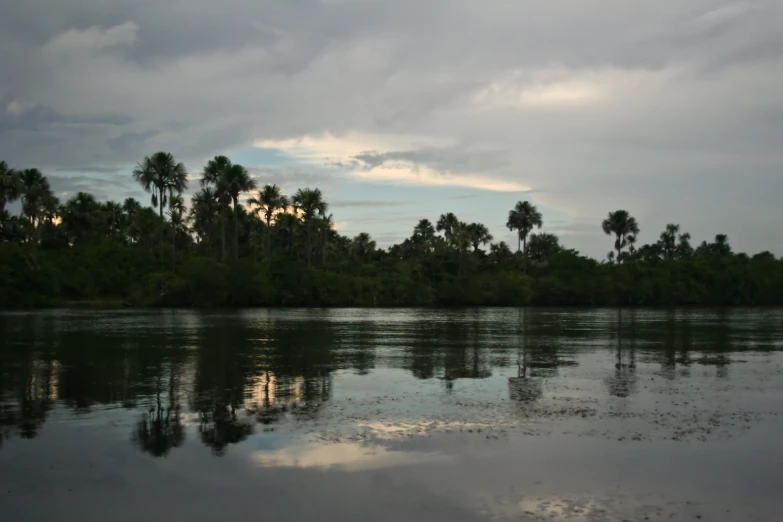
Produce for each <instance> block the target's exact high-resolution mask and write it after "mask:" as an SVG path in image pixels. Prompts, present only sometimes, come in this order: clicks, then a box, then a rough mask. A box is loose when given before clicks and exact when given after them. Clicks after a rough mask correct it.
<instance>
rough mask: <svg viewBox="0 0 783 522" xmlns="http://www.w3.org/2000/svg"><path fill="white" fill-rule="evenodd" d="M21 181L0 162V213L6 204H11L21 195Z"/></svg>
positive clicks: (16, 174)
mask: <svg viewBox="0 0 783 522" xmlns="http://www.w3.org/2000/svg"><path fill="white" fill-rule="evenodd" d="M22 189H23V186H22V179H21V178H20V177H19V174H18V173H17V172H16V171H15V170H13V169H11V168H10V167H9V166H8V164H7V163H6V162H5V161H0V212H3V211H4V210H5V205H6V203H13V202H14V201H16V200H17V199H19V196H21V195H22Z"/></svg>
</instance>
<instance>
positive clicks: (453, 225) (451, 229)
mask: <svg viewBox="0 0 783 522" xmlns="http://www.w3.org/2000/svg"><path fill="white" fill-rule="evenodd" d="M435 229H436V230H437V231H438V232H443V237H445V238H446V241H448V242H449V244H450V245H452V246H453V244H454V236H455V235H456V233H457V230H458V229H459V219H457V216H455V215H454V214H453V213H451V212H449V213H447V214H441V216H440V218H438V222H437V223H436V224H435Z"/></svg>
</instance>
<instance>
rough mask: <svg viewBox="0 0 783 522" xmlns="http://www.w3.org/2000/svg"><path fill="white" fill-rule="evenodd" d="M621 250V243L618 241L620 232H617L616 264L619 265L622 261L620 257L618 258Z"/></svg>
mask: <svg viewBox="0 0 783 522" xmlns="http://www.w3.org/2000/svg"><path fill="white" fill-rule="evenodd" d="M622 250H623V243H622V241H620V234H617V264H618V265H619V264H620V263H621V262H622V259H621V258H620V254H622Z"/></svg>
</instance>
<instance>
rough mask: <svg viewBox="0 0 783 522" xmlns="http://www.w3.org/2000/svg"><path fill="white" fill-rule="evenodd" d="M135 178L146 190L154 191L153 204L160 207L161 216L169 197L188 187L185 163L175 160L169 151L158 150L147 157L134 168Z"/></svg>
mask: <svg viewBox="0 0 783 522" xmlns="http://www.w3.org/2000/svg"><path fill="white" fill-rule="evenodd" d="M133 179H135V180H136V182H137V183H138V184H139V185H141V186H142V188H143V189H144V190H145V191H146V192H150V193H152V198H151V200H152V206H153V207H158V211H159V215H160V217H161V218H162V217H163V208H164V207H165V206H166V203H167V202H168V198H169V197H171V196H172V195H174V194H175V193H176V194H179V193H181V192H182V191H184V190H185V189H187V188H188V172H187V170H186V169H185V165H184V164H182V163H178V162H177V161H175V160H174V156H172V155H171V153H169V152H156V153H155V154H153V155H152V156H147V157H145V158H144V160H143V161H142V162H141V163H139V164H138V165H137V166H136V168H135V169H134V170H133Z"/></svg>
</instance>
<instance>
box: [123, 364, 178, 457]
mask: <svg viewBox="0 0 783 522" xmlns="http://www.w3.org/2000/svg"><path fill="white" fill-rule="evenodd" d="M156 370H157V377H156V379H155V398H156V401H155V406H154V407H152V408H150V410H149V412H148V413H145V414H143V415H142V417H141V419H140V420H139V421H138V422H137V423H136V427H135V429H134V432H133V436H132V440H133V442H134V444H136V446H138V448H139V449H140V450H141V451H142V452H144V453H149V454H150V455H152V456H153V457H164V456H166V455H168V453H169V451H171V449H172V448H178V447H180V446H181V445H182V443H183V442H185V427H184V426H183V425H182V419H181V417H180V406H179V400H178V399H177V394H178V392H179V383H178V382H177V376H176V372H175V369H174V366H173V365H172V366H171V367H170V368H169V385H168V388H169V389H168V402H169V404H168V407H166V408H164V407H163V404H162V401H161V392H162V389H161V388H162V386H161V384H162V383H161V370H162V368H160V367H158V368H157V369H156Z"/></svg>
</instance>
